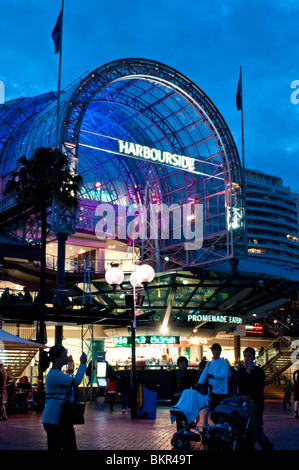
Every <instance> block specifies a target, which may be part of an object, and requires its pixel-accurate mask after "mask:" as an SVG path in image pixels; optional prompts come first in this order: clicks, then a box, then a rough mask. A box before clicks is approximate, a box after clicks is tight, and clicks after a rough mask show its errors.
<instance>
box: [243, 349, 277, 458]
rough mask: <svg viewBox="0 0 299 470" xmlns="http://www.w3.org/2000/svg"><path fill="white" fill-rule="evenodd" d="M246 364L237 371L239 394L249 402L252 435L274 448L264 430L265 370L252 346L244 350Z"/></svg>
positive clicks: (265, 447) (268, 448) (264, 447)
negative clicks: (259, 364)
mask: <svg viewBox="0 0 299 470" xmlns="http://www.w3.org/2000/svg"><path fill="white" fill-rule="evenodd" d="M243 357H244V365H243V366H242V367H240V369H239V370H238V371H237V375H236V382H237V396H238V398H239V400H240V401H241V402H244V401H245V402H246V403H247V409H248V411H249V414H250V416H251V427H252V437H253V440H254V442H258V444H259V445H260V446H261V448H262V449H264V450H272V449H273V444H272V442H270V441H269V439H268V438H267V436H266V435H265V433H264V431H263V414H264V408H265V403H264V402H265V399H264V386H265V371H264V370H263V369H261V368H260V367H258V366H257V365H256V364H255V350H254V349H253V348H251V347H248V348H246V349H244V351H243Z"/></svg>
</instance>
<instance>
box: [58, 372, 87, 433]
mask: <svg viewBox="0 0 299 470" xmlns="http://www.w3.org/2000/svg"><path fill="white" fill-rule="evenodd" d="M72 388H74V401H73V402H71V401H70V400H69V401H66V402H64V403H62V404H61V408H60V420H59V424H61V425H74V424H84V412H85V404H84V403H81V402H80V398H79V397H78V395H79V394H78V386H75V379H73V380H72V383H71V388H70V392H69V394H70V395H71V393H72Z"/></svg>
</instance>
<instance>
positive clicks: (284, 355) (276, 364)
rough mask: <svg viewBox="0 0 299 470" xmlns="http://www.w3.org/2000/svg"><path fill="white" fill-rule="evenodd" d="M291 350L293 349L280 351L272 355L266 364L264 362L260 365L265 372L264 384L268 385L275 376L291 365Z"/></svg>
mask: <svg viewBox="0 0 299 470" xmlns="http://www.w3.org/2000/svg"><path fill="white" fill-rule="evenodd" d="M292 352H293V349H287V350H285V351H280V352H278V353H277V354H276V355H275V356H273V357H272V358H271V359H270V360H269V361H268V362H267V363H266V364H264V366H262V369H264V371H265V374H266V379H265V385H268V384H270V383H271V382H273V380H275V379H276V377H278V376H279V375H280V374H282V373H283V372H284V371H285V370H287V369H288V368H289V367H290V366H291V365H292V361H291V354H292Z"/></svg>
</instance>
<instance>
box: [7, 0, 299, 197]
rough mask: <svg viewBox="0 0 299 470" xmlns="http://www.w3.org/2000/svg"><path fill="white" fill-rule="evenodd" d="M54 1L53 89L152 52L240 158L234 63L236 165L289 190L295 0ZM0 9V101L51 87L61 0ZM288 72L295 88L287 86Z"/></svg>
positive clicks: (297, 162)
mask: <svg viewBox="0 0 299 470" xmlns="http://www.w3.org/2000/svg"><path fill="white" fill-rule="evenodd" d="M64 5H65V9H64V28H63V48H62V49H63V53H62V87H65V86H67V85H69V84H70V83H72V82H73V81H74V80H76V79H77V78H78V77H79V76H81V75H82V74H84V73H86V72H87V71H90V72H91V71H92V70H94V69H95V68H97V67H99V66H101V65H103V64H105V63H107V62H110V61H113V60H116V59H120V58H125V57H140V58H146V59H151V60H157V61H159V62H162V63H164V64H166V65H168V66H170V67H173V68H175V69H176V70H178V71H179V72H181V73H183V74H184V75H186V76H187V77H188V78H189V79H191V80H192V81H193V82H195V83H196V84H197V85H198V86H199V87H200V88H201V89H202V90H203V91H204V92H205V93H206V94H207V95H208V96H209V98H210V99H211V100H212V101H213V102H214V104H215V105H216V106H217V108H218V109H219V111H220V112H221V114H222V115H223V117H224V119H225V120H226V122H227V124H228V126H229V127H230V129H231V132H232V134H233V137H234V139H235V142H236V144H237V147H238V150H239V153H240V156H241V150H242V149H241V113H240V112H238V111H237V109H236V90H237V84H238V79H239V72H240V66H242V70H243V103H244V131H245V132H244V136H245V166H246V167H247V168H250V169H256V170H260V171H263V172H266V173H270V174H272V175H273V176H280V177H281V178H283V181H284V184H285V186H290V187H291V188H292V190H294V191H296V192H299V182H298V175H299V2H298V1H297V0H259V1H258V0H126V1H125V0H114V1H112V2H107V1H105V2H104V1H103V0H85V1H84V2H83V1H82V0H65V2H64ZM0 7H1V14H0V30H1V46H0V80H2V82H3V83H4V86H5V100H6V101H8V100H11V99H14V98H18V97H21V96H23V97H27V96H35V95H38V94H41V93H45V92H47V91H52V90H53V91H54V90H57V76H58V54H54V45H53V41H52V38H51V33H52V30H53V28H54V25H55V23H56V20H57V17H58V14H59V11H60V8H61V0H51V1H50V0H48V1H46V0H6V1H5V0H0ZM296 80H298V85H297V88H298V94H296V89H292V88H291V84H292V83H293V82H294V81H296ZM295 85H296V83H295ZM292 93H294V95H293V98H294V99H293V101H294V103H292V100H291V95H292ZM296 101H298V104H296Z"/></svg>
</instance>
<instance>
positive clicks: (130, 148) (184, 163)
mask: <svg viewBox="0 0 299 470" xmlns="http://www.w3.org/2000/svg"><path fill="white" fill-rule="evenodd" d="M118 144H119V153H124V154H126V155H133V156H134V157H139V158H144V159H145V160H152V161H153V162H157V163H166V164H167V165H172V166H175V167H178V168H182V169H184V170H191V171H194V170H195V159H194V158H191V157H186V156H184V155H177V154H176V153H170V152H163V151H161V150H158V149H155V148H151V147H146V146H144V145H139V144H134V143H133V142H126V141H124V140H119V141H118Z"/></svg>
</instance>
